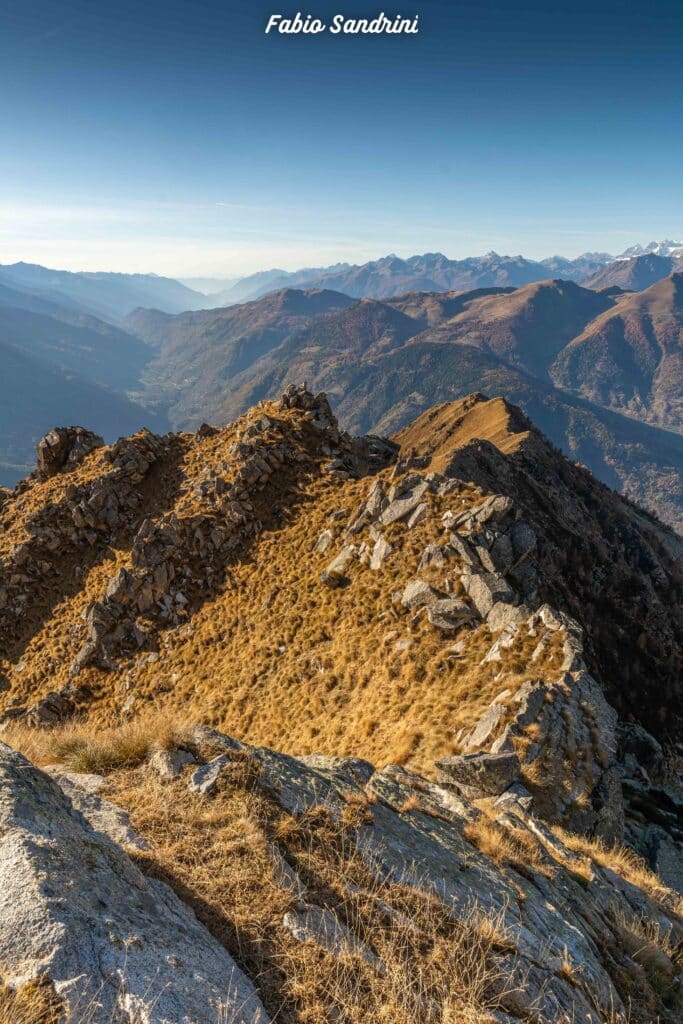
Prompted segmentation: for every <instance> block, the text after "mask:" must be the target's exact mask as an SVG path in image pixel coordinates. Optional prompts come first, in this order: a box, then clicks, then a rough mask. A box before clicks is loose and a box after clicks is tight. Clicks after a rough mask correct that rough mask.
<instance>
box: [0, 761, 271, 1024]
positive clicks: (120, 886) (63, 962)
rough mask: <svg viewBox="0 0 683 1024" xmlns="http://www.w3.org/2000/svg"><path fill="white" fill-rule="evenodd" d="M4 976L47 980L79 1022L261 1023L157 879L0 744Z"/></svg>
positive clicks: (225, 964)
mask: <svg viewBox="0 0 683 1024" xmlns="http://www.w3.org/2000/svg"><path fill="white" fill-rule="evenodd" d="M0 962H1V963H2V974H3V981H4V983H5V984H6V985H8V986H10V987H11V986H14V985H21V984H25V983H26V982H29V981H32V980H36V979H38V978H46V979H47V980H48V981H49V982H51V983H52V984H53V985H54V987H55V989H56V991H57V993H58V995H59V997H60V999H61V1000H62V1002H63V1006H64V1017H65V1019H66V1018H67V1017H68V1019H69V1020H74V1021H84V1020H87V1021H88V1024H110V1022H111V1021H114V1020H115V1021H120V1022H121V1024H133V1022H136V1024H137V1022H139V1024H181V1022H182V1024H190V1022H198V1021H207V1022H208V1021H213V1020H215V1019H216V1008H217V1006H219V1005H220V1006H221V1008H222V1009H221V1020H222V1021H226V1022H230V1024H268V1017H267V1015H266V1013H265V1010H264V1008H263V1005H262V1004H261V1001H260V1000H259V998H258V996H257V994H256V991H255V989H254V986H253V985H252V983H251V982H250V981H249V980H248V979H247V978H246V977H245V975H244V974H243V973H242V971H241V970H240V969H239V967H238V966H237V964H236V963H235V962H234V961H233V960H232V958H231V957H230V956H229V954H228V953H227V952H226V950H225V949H224V948H223V946H221V945H220V944H219V943H218V942H217V941H216V940H215V939H214V938H213V937H212V936H211V935H210V934H209V932H207V931H206V929H205V928H204V927H203V926H202V925H201V924H200V923H199V922H198V921H197V918H196V917H195V915H194V914H193V912H192V911H191V910H190V909H189V907H187V906H186V905H185V904H184V903H182V902H181V900H180V899H178V897H177V896H176V895H175V893H174V892H173V891H172V890H171V889H170V888H169V887H168V886H166V885H165V884H164V883H162V882H159V881H156V880H153V879H151V878H148V877H146V876H145V875H143V874H142V872H141V871H139V870H138V868H137V867H136V866H135V865H134V864H133V862H132V861H131V860H130V859H129V857H128V856H127V855H126V854H125V853H124V851H123V850H122V849H121V848H120V847H119V846H117V845H116V844H115V843H113V842H112V841H111V839H109V837H108V836H106V835H104V833H103V832H101V831H99V830H97V829H95V828H93V827H92V826H91V825H90V824H89V822H88V821H87V820H86V818H85V817H84V816H83V814H81V813H80V812H79V811H77V810H76V809H75V807H74V805H73V803H72V801H71V800H70V799H69V797H67V796H66V794H65V793H64V792H63V790H62V789H61V788H60V787H59V786H58V785H57V783H56V782H55V781H53V780H52V779H50V778H49V776H48V775H46V774H45V773H44V772H41V771H39V770H38V769H37V768H34V767H33V765H31V764H30V762H28V761H27V760H26V759H25V758H24V757H22V756H21V755H20V754H18V753H16V752H15V751H13V750H11V749H10V748H9V747H7V746H5V745H4V744H0Z"/></svg>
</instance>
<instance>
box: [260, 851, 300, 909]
mask: <svg viewBox="0 0 683 1024" xmlns="http://www.w3.org/2000/svg"><path fill="white" fill-rule="evenodd" d="M268 856H269V857H270V859H271V861H272V863H273V877H274V879H275V884H276V885H279V886H280V888H281V889H285V890H286V891H287V892H288V893H290V894H291V895H292V896H293V897H294V899H295V900H299V901H303V900H305V898H306V891H307V890H306V886H305V885H304V883H303V881H302V880H301V878H300V876H299V873H298V872H297V871H295V870H294V868H293V867H290V865H289V864H288V863H287V861H286V860H285V858H284V857H283V856H282V854H281V853H280V851H279V850H278V848H277V846H273V845H272V843H270V844H269V845H268Z"/></svg>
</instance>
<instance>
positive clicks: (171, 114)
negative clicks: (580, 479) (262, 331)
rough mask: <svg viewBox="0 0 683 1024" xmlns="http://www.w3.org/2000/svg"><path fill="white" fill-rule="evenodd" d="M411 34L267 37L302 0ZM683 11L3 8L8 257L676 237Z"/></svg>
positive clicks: (2, 223) (95, 263)
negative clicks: (393, 19) (388, 18)
mask: <svg viewBox="0 0 683 1024" xmlns="http://www.w3.org/2000/svg"><path fill="white" fill-rule="evenodd" d="M297 9H298V10H301V11H302V13H310V14H313V15H316V16H319V17H320V18H322V19H323V20H328V21H329V20H330V19H331V15H332V14H333V13H344V14H346V15H348V16H366V17H371V16H374V15H375V14H377V13H378V12H379V11H380V10H384V11H386V13H387V14H392V15H393V14H394V13H401V14H405V15H407V16H410V17H413V16H414V15H415V14H417V15H419V19H420V22H419V23H420V32H419V34H418V35H417V36H415V35H413V36H405V37H400V36H397V37H389V36H379V37H378V36H370V37H367V36H366V37H361V36H358V37H353V36H331V35H328V34H323V35H318V36H315V37H311V36H278V35H273V34H271V35H269V36H266V35H265V34H264V31H263V30H264V26H265V24H266V21H267V19H268V16H269V15H270V14H271V13H274V12H280V13H283V14H290V15H291V14H293V13H295V11H296V10H297ZM682 58H683V5H682V4H680V2H675V3H674V2H672V3H663V2H659V0H653V2H650V3H648V4H644V3H639V4H632V3H629V2H627V0H622V2H620V3H614V2H612V0H608V2H604V3H601V2H600V0H594V2H593V3H586V2H584V0H575V2H573V3H566V4H565V3H562V4H560V3H554V2H552V0H545V2H540V0H530V2H520V3H503V2H497V3H496V2H490V0H480V2H478V3H475V2H467V3H459V2H453V3H440V4H436V3H432V2H428V3H419V2H417V0H407V2H406V0H401V4H400V6H398V7H392V6H389V0H383V3H382V4H381V5H380V3H379V2H378V3H377V4H375V3H374V2H373V0H370V2H367V3H364V4H360V3H358V2H354V3H353V4H351V5H348V6H347V5H346V4H345V3H343V0H339V3H328V2H319V3H314V2H311V4H310V5H309V6H304V7H302V6H301V0H295V2H294V3H293V4H292V6H291V7H289V6H284V5H282V4H281V3H280V2H279V0H272V2H271V3H262V2H260V0H256V2H252V3H250V4H243V5H241V4H235V3H228V2H223V3H212V2H202V0H193V2H192V3H189V2H174V0H169V2H167V3H164V4H161V3H158V2H157V0H148V2H147V3H145V4H144V5H142V4H141V3H140V2H138V3H132V2H130V0H121V2H119V3H116V4H105V3H101V2H97V3H95V2H93V0H88V2H86V0H61V2H59V3H57V2H54V0H50V2H47V0H42V2H40V0H23V3H22V4H21V5H20V4H19V3H18V2H16V0H15V2H11V3H8V2H7V0H0V181H1V182H2V190H1V191H0V262H5V263H6V262H11V261H14V260H18V259H24V260H27V261H34V262H41V263H46V264H49V265H51V266H59V267H66V268H68V269H116V270H134V271H156V272H158V273H167V274H174V275H185V276H187V275H192V274H216V275H237V274H240V273H245V272H250V271H253V270H257V269H263V268H266V267H271V266H282V267H285V268H289V269H294V268H296V267H299V266H305V265H319V264H328V263H331V262H335V261H337V260H349V261H352V262H360V261H364V260H367V259H371V258H375V257H378V256H381V255H384V254H386V253H387V252H392V251H393V252H397V253H399V255H404V256H406V255H409V254H411V253H414V252H424V251H434V250H439V251H443V252H445V253H447V255H449V256H452V257H462V256H466V255H473V254H477V253H483V252H486V251H488V250H489V249H492V248H494V249H496V250H497V251H499V252H508V253H517V252H523V253H524V254H525V255H528V256H531V257H541V256H545V255H549V254H551V253H555V252H559V253H562V254H566V255H575V254H578V253H580V252H584V251H586V250H595V249H599V250H607V251H611V252H619V251H621V250H622V249H623V248H625V247H626V246H627V245H630V244H632V243H634V242H636V241H641V242H648V241H650V240H651V239H653V238H660V237H665V236H673V237H680V236H681V235H683V185H682V182H683V171H682V169H683V59H682Z"/></svg>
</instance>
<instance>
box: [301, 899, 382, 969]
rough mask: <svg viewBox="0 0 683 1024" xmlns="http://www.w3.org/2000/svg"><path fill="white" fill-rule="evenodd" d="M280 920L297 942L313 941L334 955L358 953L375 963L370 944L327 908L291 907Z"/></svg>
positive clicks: (362, 957) (311, 906) (366, 960)
mask: <svg viewBox="0 0 683 1024" xmlns="http://www.w3.org/2000/svg"><path fill="white" fill-rule="evenodd" d="M282 923H283V925H284V927H285V928H286V929H287V931H288V932H290V933H291V934H292V935H293V936H294V938H295V939H296V940H297V941H298V942H313V943H314V944H315V945H316V946H319V947H320V948H321V949H324V950H326V952H328V953H331V954H332V956H335V957H345V956H358V957H360V958H361V959H363V960H365V962H366V963H368V964H372V965H373V966H375V965H377V963H378V960H377V957H376V956H375V954H374V953H373V951H372V950H371V949H370V947H369V946H367V945H366V944H365V943H364V942H362V941H361V940H360V939H359V938H357V936H356V935H354V933H353V932H352V931H351V930H350V929H349V928H347V927H346V925H345V924H342V922H341V921H340V920H339V919H338V917H337V916H336V914H334V913H333V912H332V911H331V910H329V909H328V908H327V907H318V906H315V905H312V904H306V905H304V908H303V909H302V910H297V911H294V910H290V911H289V912H288V913H287V914H285V916H284V918H283V919H282Z"/></svg>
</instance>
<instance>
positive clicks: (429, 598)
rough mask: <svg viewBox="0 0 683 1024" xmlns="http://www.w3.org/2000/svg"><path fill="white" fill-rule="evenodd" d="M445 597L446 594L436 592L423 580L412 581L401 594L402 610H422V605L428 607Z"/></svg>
mask: <svg viewBox="0 0 683 1024" xmlns="http://www.w3.org/2000/svg"><path fill="white" fill-rule="evenodd" d="M447 597H448V595H447V594H444V593H442V592H441V591H440V590H436V589H435V588H434V587H432V586H431V585H430V584H429V583H426V582H425V581H424V580H420V579H414V580H410V582H409V583H407V584H406V586H405V588H404V590H403V593H402V594H401V604H402V605H403V607H404V608H411V609H412V608H422V607H423V605H427V606H429V605H432V604H435V603H436V602H437V601H441V600H444V599H445V598H447Z"/></svg>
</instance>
